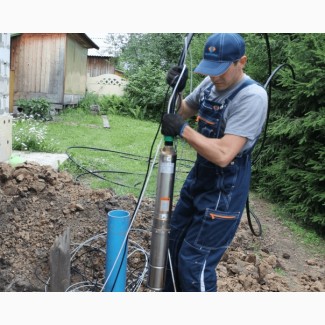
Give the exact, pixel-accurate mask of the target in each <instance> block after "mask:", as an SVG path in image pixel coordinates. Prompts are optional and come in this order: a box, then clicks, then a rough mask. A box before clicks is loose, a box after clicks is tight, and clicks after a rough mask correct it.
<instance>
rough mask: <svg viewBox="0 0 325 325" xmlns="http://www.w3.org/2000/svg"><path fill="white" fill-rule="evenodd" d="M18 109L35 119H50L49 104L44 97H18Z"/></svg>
mask: <svg viewBox="0 0 325 325" xmlns="http://www.w3.org/2000/svg"><path fill="white" fill-rule="evenodd" d="M16 105H17V106H18V111H20V112H22V113H24V114H25V115H26V116H29V117H32V118H33V119H35V120H51V119H52V116H51V114H50V109H51V104H50V103H49V102H48V101H47V99H46V98H32V99H18V100H17V102H16Z"/></svg>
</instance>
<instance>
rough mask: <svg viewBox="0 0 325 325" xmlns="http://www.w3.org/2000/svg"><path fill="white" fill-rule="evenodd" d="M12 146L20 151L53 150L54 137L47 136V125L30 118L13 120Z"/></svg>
mask: <svg viewBox="0 0 325 325" xmlns="http://www.w3.org/2000/svg"><path fill="white" fill-rule="evenodd" d="M12 134H13V136H12V138H13V141H12V148H13V149H14V150H22V151H27V150H28V151H39V152H55V151H56V150H57V148H56V145H55V144H54V139H49V138H48V136H47V125H46V124H45V123H43V122H40V121H37V120H34V119H32V118H20V119H15V120H14V121H13V129H12Z"/></svg>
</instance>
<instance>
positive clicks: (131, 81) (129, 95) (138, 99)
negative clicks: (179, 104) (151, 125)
mask: <svg viewBox="0 0 325 325" xmlns="http://www.w3.org/2000/svg"><path fill="white" fill-rule="evenodd" d="M165 76H166V74H165V73H164V72H163V71H162V70H161V69H159V68H158V67H157V66H156V65H154V64H152V63H150V62H148V63H146V64H145V65H143V66H142V67H141V69H139V70H137V71H136V72H134V73H133V74H132V75H130V77H129V78H128V84H127V85H126V87H125V94H126V95H125V97H126V100H127V102H128V103H129V105H131V106H132V107H140V108H141V110H143V112H144V113H146V118H148V119H150V120H157V121H158V120H159V119H160V117H161V113H162V111H163V109H162V108H163V107H164V101H165V99H166V97H165V95H166V94H165V93H166V90H167V87H166V81H165Z"/></svg>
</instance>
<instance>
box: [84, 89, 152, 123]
mask: <svg viewBox="0 0 325 325" xmlns="http://www.w3.org/2000/svg"><path fill="white" fill-rule="evenodd" d="M92 105H98V106H99V107H100V113H101V114H119V115H124V116H129V117H133V118H135V119H139V120H143V119H145V115H146V114H145V113H146V110H145V108H142V107H140V106H138V105H135V104H133V102H132V100H129V99H128V98H127V97H126V96H117V95H98V94H95V93H87V95H86V96H85V97H84V98H83V99H82V100H81V101H80V102H79V105H78V108H79V109H81V110H83V111H84V112H89V111H90V107H91V106H92Z"/></svg>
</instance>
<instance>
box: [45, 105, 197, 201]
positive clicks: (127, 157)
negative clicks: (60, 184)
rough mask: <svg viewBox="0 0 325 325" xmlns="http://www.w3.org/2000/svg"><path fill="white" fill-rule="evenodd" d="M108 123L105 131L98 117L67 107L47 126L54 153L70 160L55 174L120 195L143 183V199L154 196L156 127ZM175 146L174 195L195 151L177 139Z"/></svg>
mask: <svg viewBox="0 0 325 325" xmlns="http://www.w3.org/2000/svg"><path fill="white" fill-rule="evenodd" d="M108 120H109V126H110V127H109V128H105V127H104V124H103V119H102V116H101V115H93V114H91V113H85V112H84V111H82V110H80V109H69V110H67V111H65V112H64V113H61V114H59V115H57V116H55V118H54V120H53V121H50V122H46V123H47V135H46V137H47V139H48V141H50V139H54V145H55V148H56V151H57V152H60V153H67V154H68V155H69V156H70V159H69V160H67V161H66V162H64V163H63V164H62V165H61V166H60V170H66V171H68V172H70V173H71V174H72V175H74V176H75V178H76V179H78V180H80V181H81V182H83V183H85V184H87V185H89V186H90V187H92V188H112V189H113V190H114V191H115V192H116V193H118V194H121V195H123V194H128V193H133V194H134V195H136V196H138V195H139V194H140V192H141V190H142V187H143V185H144V184H145V183H146V180H148V181H147V183H148V186H147V188H146V196H148V197H152V196H154V194H155V191H156V183H157V165H158V161H159V154H160V150H161V148H162V147H163V146H164V142H163V136H162V134H161V133H160V130H159V124H158V123H155V122H150V121H142V120H136V119H133V118H129V117H125V116H119V115H110V116H108ZM52 141H53V140H52ZM174 144H175V146H176V147H177V158H178V160H177V164H176V166H177V170H176V180H175V185H174V189H175V194H178V192H179V189H180V185H181V183H182V182H183V180H184V177H185V176H186V174H187V172H188V171H189V168H190V166H191V164H192V163H191V161H193V159H194V151H193V150H192V149H190V148H189V146H188V145H187V144H186V143H184V142H183V141H181V140H175V143H174ZM155 157H156V159H155ZM149 158H150V159H149ZM188 160H190V162H188ZM152 164H153V165H152ZM151 166H152V168H151Z"/></svg>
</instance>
